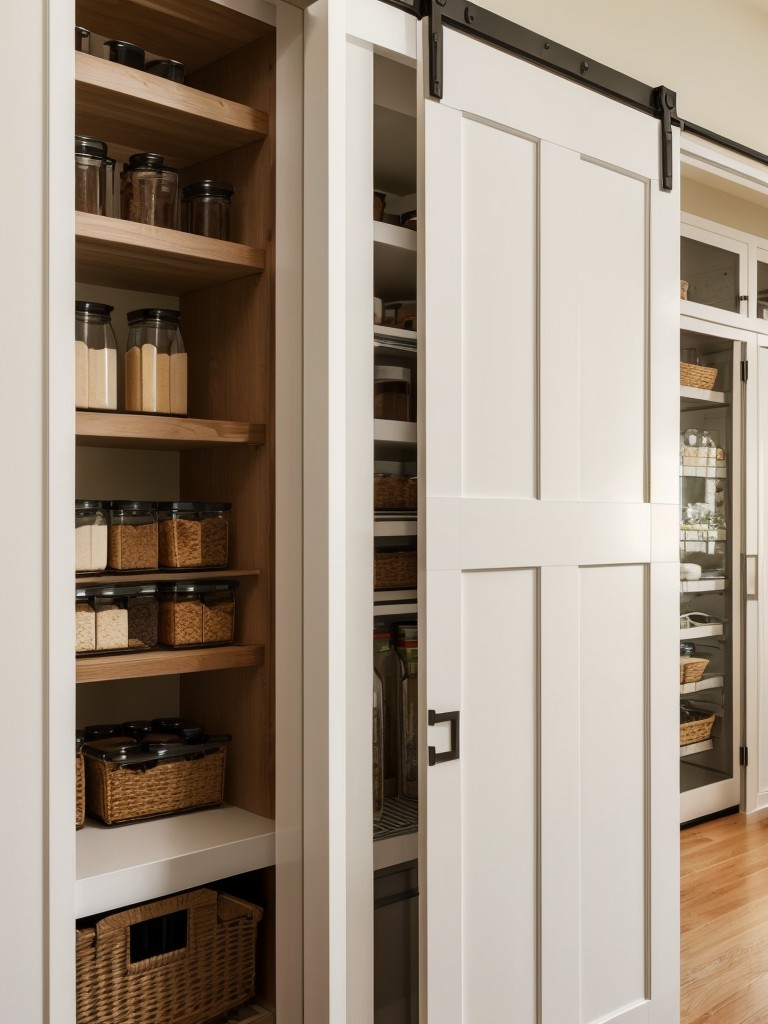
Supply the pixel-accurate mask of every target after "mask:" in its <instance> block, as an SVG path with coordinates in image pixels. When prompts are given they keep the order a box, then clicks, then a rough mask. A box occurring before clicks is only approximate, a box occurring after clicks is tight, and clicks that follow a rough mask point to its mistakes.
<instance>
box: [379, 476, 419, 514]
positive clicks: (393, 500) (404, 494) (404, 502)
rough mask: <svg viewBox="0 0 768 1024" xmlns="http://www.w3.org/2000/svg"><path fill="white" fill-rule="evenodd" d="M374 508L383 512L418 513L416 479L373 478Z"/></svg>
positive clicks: (401, 477)
mask: <svg viewBox="0 0 768 1024" xmlns="http://www.w3.org/2000/svg"><path fill="white" fill-rule="evenodd" d="M373 507H374V509H377V510H379V511H382V512H386V511H397V510H398V509H402V510H403V511H408V512H411V511H414V512H415V511H416V477H415V476H382V475H380V474H378V473H377V474H376V475H375V476H374V478H373Z"/></svg>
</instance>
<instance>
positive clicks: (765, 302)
mask: <svg viewBox="0 0 768 1024" xmlns="http://www.w3.org/2000/svg"><path fill="white" fill-rule="evenodd" d="M757 315H758V317H760V319H761V320H768V263H763V262H761V261H760V260H758V261H757Z"/></svg>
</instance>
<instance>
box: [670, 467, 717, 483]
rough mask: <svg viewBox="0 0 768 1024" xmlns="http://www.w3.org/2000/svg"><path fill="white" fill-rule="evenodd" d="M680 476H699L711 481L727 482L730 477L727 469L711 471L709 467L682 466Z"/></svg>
mask: <svg viewBox="0 0 768 1024" xmlns="http://www.w3.org/2000/svg"><path fill="white" fill-rule="evenodd" d="M680 476H698V477H704V478H705V479H709V480H725V478H726V477H727V476H728V470H727V469H726V468H723V469H720V468H719V467H718V468H717V469H710V467H709V466H681V467H680Z"/></svg>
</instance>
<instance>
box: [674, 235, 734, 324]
mask: <svg viewBox="0 0 768 1024" xmlns="http://www.w3.org/2000/svg"><path fill="white" fill-rule="evenodd" d="M680 275H681V277H682V279H683V281H686V282H687V283H688V299H689V300H690V301H691V302H701V303H703V304H704V305H705V306H714V307H715V308H716V309H727V310H730V312H732V313H738V312H740V310H741V304H740V302H739V256H738V253H735V252H729V251H728V250H727V249H719V248H717V246H714V245H707V243H706V242H698V241H696V239H694V238H681V239H680Z"/></svg>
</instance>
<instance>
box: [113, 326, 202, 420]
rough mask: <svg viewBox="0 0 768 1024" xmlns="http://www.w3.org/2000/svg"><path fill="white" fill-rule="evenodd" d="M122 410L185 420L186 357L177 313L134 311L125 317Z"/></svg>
mask: <svg viewBox="0 0 768 1024" xmlns="http://www.w3.org/2000/svg"><path fill="white" fill-rule="evenodd" d="M125 408H126V410H127V411H128V412H146V413H164V414H165V415H170V416H186V414H187V354H186V351H185V349H184V342H183V340H182V337H181V331H180V329H179V313H178V311H177V310H175V309H134V310H132V311H131V312H130V313H129V314H128V345H127V348H126V353H125Z"/></svg>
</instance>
